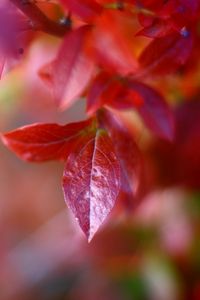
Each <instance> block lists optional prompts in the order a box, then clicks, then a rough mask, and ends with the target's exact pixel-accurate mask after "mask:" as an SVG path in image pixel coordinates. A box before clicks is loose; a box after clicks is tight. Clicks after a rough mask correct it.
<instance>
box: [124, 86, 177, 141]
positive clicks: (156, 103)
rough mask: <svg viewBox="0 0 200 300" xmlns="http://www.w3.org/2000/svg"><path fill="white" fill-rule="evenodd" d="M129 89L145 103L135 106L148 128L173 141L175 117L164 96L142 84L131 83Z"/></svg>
mask: <svg viewBox="0 0 200 300" xmlns="http://www.w3.org/2000/svg"><path fill="white" fill-rule="evenodd" d="M129 87H130V89H131V90H133V91H134V94H135V93H136V95H137V94H138V95H139V97H142V99H143V103H142V102H141V103H140V105H135V104H134V106H135V109H136V110H137V111H138V112H139V114H140V115H141V117H142V119H143V121H144V122H145V124H146V126H147V127H148V128H149V129H150V130H152V131H153V132H154V133H155V134H156V135H158V136H159V137H161V138H165V139H168V140H173V137H174V116H173V113H172V110H171V109H170V107H169V105H168V104H167V102H166V101H165V99H164V98H163V96H162V95H161V94H159V93H158V92H157V91H156V90H154V89H153V88H151V87H149V86H147V85H146V84H143V83H141V82H136V81H133V82H130V83H129ZM134 94H132V99H133V103H135V101H134ZM136 97H137V96H136Z"/></svg>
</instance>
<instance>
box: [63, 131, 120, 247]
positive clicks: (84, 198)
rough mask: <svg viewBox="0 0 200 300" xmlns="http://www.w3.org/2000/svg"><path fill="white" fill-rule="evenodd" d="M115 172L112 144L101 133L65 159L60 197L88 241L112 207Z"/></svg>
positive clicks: (116, 187)
mask: <svg viewBox="0 0 200 300" xmlns="http://www.w3.org/2000/svg"><path fill="white" fill-rule="evenodd" d="M119 169H120V167H119V163H118V160H117V157H116V155H115V152H114V148H113V145H112V142H111V140H110V138H109V137H108V135H107V134H106V132H105V131H103V130H98V131H97V132H96V136H95V137H94V138H92V139H90V140H89V141H88V142H87V143H86V144H82V145H79V147H78V148H77V150H76V151H75V152H74V153H72V154H71V155H70V156H69V157H68V160H67V163H66V166H65V169H64V174H63V191H64V197H65V200H66V203H67V205H68V206H69V208H70V209H71V210H72V212H73V214H74V215H75V218H76V219H77V220H78V222H79V225H80V227H81V229H82V230H83V232H84V233H85V235H86V236H87V238H88V241H91V239H92V238H93V236H94V234H95V233H96V231H97V230H98V228H99V226H100V225H101V224H102V223H103V221H104V220H105V219H106V217H107V215H108V214H109V212H110V211H111V209H112V208H113V206H114V204H115V201H116V198H117V195H118V193H119V188H120V170H119Z"/></svg>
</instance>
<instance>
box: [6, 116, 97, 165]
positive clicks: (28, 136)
mask: <svg viewBox="0 0 200 300" xmlns="http://www.w3.org/2000/svg"><path fill="white" fill-rule="evenodd" d="M91 122H92V121H91V120H88V121H83V122H79V123H71V124H67V125H64V126H61V125H58V124H33V125H29V126H24V127H21V128H18V129H16V130H13V131H11V132H8V133H6V134H4V135H2V137H1V139H2V141H3V143H4V144H5V145H6V146H7V147H8V148H9V149H11V150H12V151H13V152H15V153H16V154H17V155H18V156H19V157H20V158H21V159H23V160H27V161H31V162H40V161H47V160H63V159H66V158H67V156H68V155H69V154H70V152H71V151H73V149H74V147H75V146H76V144H77V142H78V141H79V142H80V140H82V141H83V142H85V141H87V139H88V138H89V137H90V136H91V134H92V133H90V129H89V128H90V127H89V126H90V125H91Z"/></svg>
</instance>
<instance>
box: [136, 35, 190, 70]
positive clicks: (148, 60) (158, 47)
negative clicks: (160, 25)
mask: <svg viewBox="0 0 200 300" xmlns="http://www.w3.org/2000/svg"><path fill="white" fill-rule="evenodd" d="M192 45H193V38H192V35H191V34H188V35H187V36H182V35H181V34H170V35H167V36H165V37H161V38H157V39H155V40H153V41H152V42H151V43H150V44H149V45H148V46H147V47H146V48H145V49H144V50H143V52H142V53H141V55H140V57H139V62H140V65H141V67H142V68H143V69H144V70H145V72H146V73H148V72H149V73H153V74H167V73H171V72H175V71H176V70H177V69H178V68H179V67H180V66H181V65H184V64H185V63H186V61H187V59H188V58H189V56H190V54H191V50H192Z"/></svg>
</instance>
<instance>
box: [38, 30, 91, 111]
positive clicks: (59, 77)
mask: <svg viewBox="0 0 200 300" xmlns="http://www.w3.org/2000/svg"><path fill="white" fill-rule="evenodd" d="M89 28H90V27H89V26H82V27H80V28H78V29H75V30H74V31H72V32H70V33H68V34H67V35H66V37H65V39H64V41H63V44H62V45H61V47H60V50H59V52H58V55H57V57H56V59H55V60H54V61H53V62H52V63H48V64H46V65H45V66H44V69H41V70H40V72H39V74H40V75H41V78H42V79H45V81H48V83H50V84H51V85H52V88H53V93H54V96H55V99H56V101H57V103H58V104H59V105H60V106H61V107H62V108H67V107H69V106H70V105H72V103H73V102H74V101H75V100H77V98H78V97H79V96H80V95H81V94H82V93H83V91H84V89H85V88H86V86H87V84H88V83H89V81H90V79H91V76H92V74H93V70H94V63H93V62H92V61H91V60H90V59H89V58H88V57H87V56H86V55H85V53H84V43H85V40H86V38H87V34H88V31H89Z"/></svg>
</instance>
